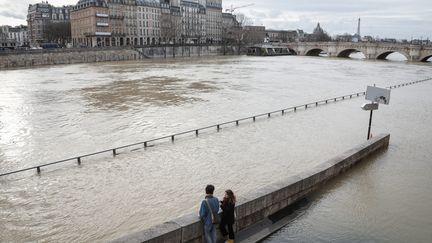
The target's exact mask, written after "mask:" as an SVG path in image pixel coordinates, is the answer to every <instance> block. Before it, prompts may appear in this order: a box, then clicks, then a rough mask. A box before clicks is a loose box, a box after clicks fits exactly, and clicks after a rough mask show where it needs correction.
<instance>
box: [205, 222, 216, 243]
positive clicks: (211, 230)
mask: <svg viewBox="0 0 432 243" xmlns="http://www.w3.org/2000/svg"><path fill="white" fill-rule="evenodd" d="M204 239H205V241H206V242H207V243H216V227H215V226H214V224H210V225H204Z"/></svg>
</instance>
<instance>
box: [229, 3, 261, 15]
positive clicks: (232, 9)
mask: <svg viewBox="0 0 432 243" xmlns="http://www.w3.org/2000/svg"><path fill="white" fill-rule="evenodd" d="M253 5H255V3H251V4H247V5H242V6H238V7H234V6H233V5H231V8H228V9H225V12H228V13H231V14H232V13H234V11H236V10H237V9H239V8H246V7H250V6H253Z"/></svg>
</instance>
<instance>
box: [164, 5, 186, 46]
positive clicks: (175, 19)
mask: <svg viewBox="0 0 432 243" xmlns="http://www.w3.org/2000/svg"><path fill="white" fill-rule="evenodd" d="M180 32H181V17H180V16H177V15H174V14H171V13H164V14H162V16H161V37H162V38H163V39H164V40H165V41H166V42H168V43H173V44H176V42H177V38H178V37H179V36H180Z"/></svg>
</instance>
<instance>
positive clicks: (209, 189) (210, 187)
mask: <svg viewBox="0 0 432 243" xmlns="http://www.w3.org/2000/svg"><path fill="white" fill-rule="evenodd" d="M205 190H206V194H213V192H214V190H215V187H214V186H213V185H207V186H206V189H205Z"/></svg>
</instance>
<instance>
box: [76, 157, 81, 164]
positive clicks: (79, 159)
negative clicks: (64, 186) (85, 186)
mask: <svg viewBox="0 0 432 243" xmlns="http://www.w3.org/2000/svg"><path fill="white" fill-rule="evenodd" d="M77 162H78V165H81V158H80V157H78V158H77Z"/></svg>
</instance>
